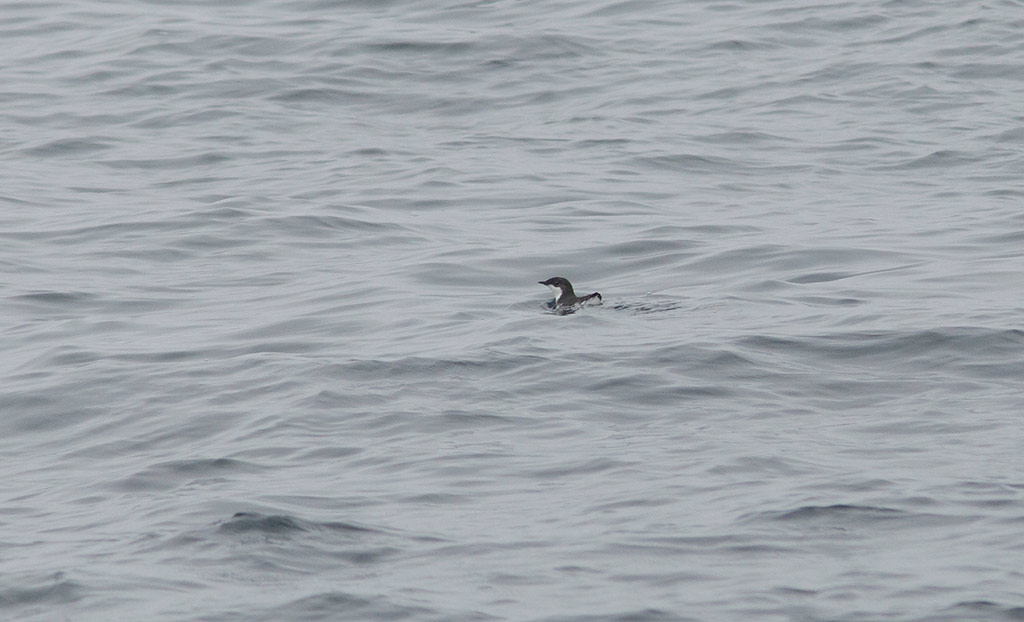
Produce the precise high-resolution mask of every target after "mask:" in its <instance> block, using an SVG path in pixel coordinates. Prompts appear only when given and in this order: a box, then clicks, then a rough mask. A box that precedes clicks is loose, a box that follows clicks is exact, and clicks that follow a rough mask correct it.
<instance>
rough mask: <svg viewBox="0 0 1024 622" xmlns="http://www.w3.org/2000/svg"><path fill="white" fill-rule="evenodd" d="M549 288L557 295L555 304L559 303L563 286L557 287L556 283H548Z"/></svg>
mask: <svg viewBox="0 0 1024 622" xmlns="http://www.w3.org/2000/svg"><path fill="white" fill-rule="evenodd" d="M548 289H550V290H551V293H552V294H554V295H555V304H556V305H557V304H558V299H559V298H561V297H562V288H561V287H555V286H554V285H548Z"/></svg>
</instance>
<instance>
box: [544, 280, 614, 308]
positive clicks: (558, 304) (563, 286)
mask: <svg viewBox="0 0 1024 622" xmlns="http://www.w3.org/2000/svg"><path fill="white" fill-rule="evenodd" d="M537 282H538V283H540V284H541V285H547V286H548V288H549V289H550V290H551V293H552V294H554V295H555V299H554V300H553V301H551V302H549V303H548V307H550V308H552V309H571V308H573V307H575V306H577V305H584V304H587V303H588V302H590V301H591V300H594V299H595V298H596V299H597V302H602V301H603V299H602V298H601V294H599V293H597V292H594V293H593V294H587V295H586V296H577V295H576V292H574V291H573V290H572V283H570V282H569V279H566V278H563V277H560V276H553V277H551V278H550V279H548V280H546V281H537Z"/></svg>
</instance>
